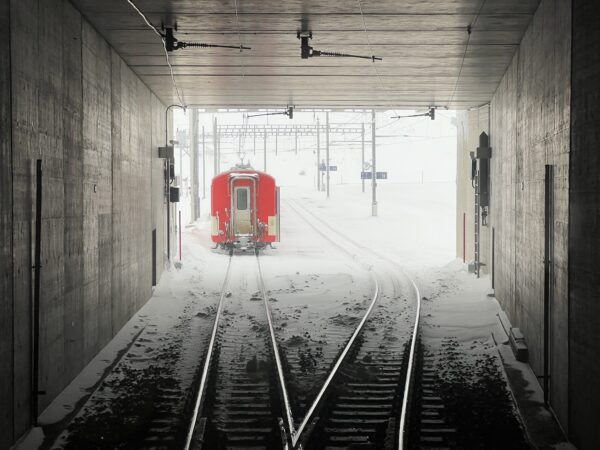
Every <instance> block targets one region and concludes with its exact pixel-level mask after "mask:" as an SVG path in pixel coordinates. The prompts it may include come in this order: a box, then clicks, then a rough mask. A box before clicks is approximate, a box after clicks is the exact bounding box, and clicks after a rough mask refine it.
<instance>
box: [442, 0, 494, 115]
mask: <svg viewBox="0 0 600 450" xmlns="http://www.w3.org/2000/svg"><path fill="white" fill-rule="evenodd" d="M486 1H487V0H481V4H480V5H479V8H478V10H477V13H476V14H475V15H474V16H473V19H474V20H472V21H471V23H470V24H469V25H468V26H467V33H468V36H467V43H466V44H465V52H464V53H463V57H462V61H461V62H460V69H459V70H458V77H457V78H456V83H455V84H454V89H453V90H452V96H451V97H450V101H448V103H447V104H446V109H448V108H449V107H450V104H451V103H452V101H453V100H454V96H455V95H456V90H457V89H458V83H460V77H461V75H462V71H463V66H464V65H465V59H466V58H467V52H468V51H469V43H470V42H471V33H472V32H473V27H474V26H475V24H476V23H477V20H478V19H479V15H480V14H481V10H482V9H483V6H484V5H485V2H486Z"/></svg>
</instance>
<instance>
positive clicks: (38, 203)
mask: <svg viewBox="0 0 600 450" xmlns="http://www.w3.org/2000/svg"><path fill="white" fill-rule="evenodd" d="M36 180H37V181H36V196H35V256H34V258H35V259H34V266H33V276H34V285H33V327H32V328H33V339H32V340H33V342H32V344H33V345H32V347H33V348H32V359H33V361H32V369H33V373H32V379H31V391H32V392H31V395H32V399H31V400H32V402H31V406H32V408H31V415H32V422H33V424H34V425H37V420H38V415H39V404H38V398H39V394H40V390H39V371H40V368H39V367H40V366H39V364H40V284H41V279H40V275H41V274H40V272H41V268H42V265H41V241H42V160H41V159H38V160H37V162H36Z"/></svg>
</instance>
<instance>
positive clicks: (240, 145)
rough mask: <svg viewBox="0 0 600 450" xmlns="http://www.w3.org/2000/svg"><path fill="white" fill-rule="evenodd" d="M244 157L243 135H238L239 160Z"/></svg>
mask: <svg viewBox="0 0 600 450" xmlns="http://www.w3.org/2000/svg"><path fill="white" fill-rule="evenodd" d="M241 156H242V133H239V134H238V158H241Z"/></svg>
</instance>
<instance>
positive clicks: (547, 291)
mask: <svg viewBox="0 0 600 450" xmlns="http://www.w3.org/2000/svg"><path fill="white" fill-rule="evenodd" d="M553 178H554V167H553V166H551V165H546V173H545V178H544V375H543V380H544V404H545V405H546V406H548V404H549V389H550V308H551V297H552V275H553V273H552V259H553V258H554V255H553V248H552V243H553V242H554V239H553V235H554V214H553V213H554V201H553V200H554V199H553V186H554V183H553Z"/></svg>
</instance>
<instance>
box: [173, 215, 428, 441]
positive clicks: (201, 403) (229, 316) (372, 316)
mask: <svg viewBox="0 0 600 450" xmlns="http://www.w3.org/2000/svg"><path fill="white" fill-rule="evenodd" d="M290 206H291V207H292V208H293V209H294V210H296V211H297V212H299V210H298V208H302V211H303V212H306V213H307V214H300V215H301V216H302V217H303V219H304V220H306V221H307V222H308V223H309V224H310V225H311V226H312V227H313V228H315V230H317V231H318V232H319V233H320V234H322V235H323V236H324V237H325V238H326V239H327V240H329V241H330V242H332V243H333V244H334V245H335V246H336V247H338V248H340V250H342V251H344V252H346V253H347V254H348V255H349V256H351V257H353V258H354V259H355V261H357V262H358V263H359V264H362V265H363V267H365V268H367V269H370V268H371V267H370V266H368V265H366V264H365V263H364V262H362V261H361V258H358V257H357V255H356V254H353V253H352V252H349V251H348V249H347V248H346V246H345V245H344V244H340V242H339V238H340V235H339V233H337V236H338V240H336V239H333V238H331V236H330V235H329V234H328V233H326V232H324V231H323V229H324V227H323V226H315V225H314V223H311V220H309V219H308V218H307V215H308V214H312V213H311V212H310V211H308V210H306V209H305V208H303V207H301V206H294V205H291V204H290ZM312 217H313V218H314V220H315V221H317V220H318V221H320V222H323V221H322V219H320V218H317V217H316V216H314V215H313V216H312ZM322 224H325V225H326V223H325V222H323V223H322ZM322 224H321V225H322ZM341 238H342V239H343V238H344V237H343V236H341ZM347 242H350V241H349V240H347ZM353 245H354V244H353ZM234 266H236V267H235V270H234ZM250 266H253V267H254V268H253V269H250ZM252 274H254V275H253V276H252ZM378 277H379V275H378V276H374V286H375V289H374V294H373V296H372V298H371V301H370V303H369V305H368V307H367V310H366V312H365V314H364V316H363V317H362V319H361V320H360V323H359V324H358V326H357V327H356V329H355V330H354V332H353V333H352V336H351V337H350V338H349V339H348V340H347V342H346V343H345V345H344V346H343V348H342V349H341V351H340V353H339V356H338V357H337V359H335V360H334V361H333V362H332V364H331V371H330V372H329V374H328V376H327V379H326V380H325V382H324V383H323V385H322V387H321V389H320V390H319V392H318V393H317V395H316V397H315V398H314V399H312V402H311V403H310V405H308V402H307V400H306V399H298V398H295V399H292V401H293V402H295V404H296V405H297V403H298V402H306V405H304V408H303V410H304V411H305V414H304V417H303V418H302V420H294V418H293V417H292V407H291V403H292V402H291V401H290V398H289V396H288V393H287V389H286V383H285V379H286V374H285V373H284V364H283V363H282V358H281V354H280V350H279V346H278V344H277V339H276V334H275V328H274V325H273V320H272V315H271V310H270V306H269V299H268V297H267V294H266V290H265V286H264V282H263V280H262V273H261V268H260V262H259V257H258V256H256V257H249V256H231V257H230V260H229V264H228V267H227V273H226V276H225V279H224V282H223V286H222V289H221V294H220V299H219V303H218V306H217V313H216V315H215V321H214V324H213V329H212V334H211V339H210V342H209V345H208V347H207V351H206V356H205V358H204V364H203V365H202V371H201V373H200V376H199V382H198V388H197V393H196V395H195V399H194V401H193V405H192V408H191V411H192V412H191V420H190V426H189V428H188V430H187V433H186V439H185V447H184V448H185V449H186V450H187V449H211V450H213V449H214V450H218V449H236V448H237V449H242V448H243V449H256V450H258V449H328V450H334V449H342V448H372V449H398V448H400V449H401V448H405V440H404V439H405V436H404V429H405V425H406V416H407V412H408V405H409V402H408V399H409V397H410V394H411V391H412V387H411V380H412V376H411V374H412V371H413V369H414V360H413V359H414V358H413V355H414V352H415V346H416V342H415V337H416V333H417V330H418V311H417V313H416V318H417V319H416V321H415V325H414V326H413V327H409V328H412V333H411V332H410V330H409V331H407V332H405V333H404V335H403V336H402V337H401V338H399V337H398V330H399V329H406V328H407V327H406V323H405V320H406V317H397V318H396V321H395V322H393V321H392V322H390V319H389V317H388V315H387V310H386V308H385V304H377V303H378V301H381V299H382V298H384V297H385V302H387V303H390V302H393V301H395V300H397V299H398V298H399V296H398V295H394V296H390V295H383V294H382V293H381V292H380V287H379V280H378ZM396 284H397V283H396V282H395V281H394V282H393V283H392V285H393V286H394V288H393V290H394V291H395V290H396V287H397V286H396ZM413 285H414V284H413ZM414 286H415V285H414ZM415 290H416V293H417V294H418V290H417V289H416V286H415ZM394 294H397V293H396V292H394ZM385 302H384V303H385ZM376 305H377V306H379V307H380V308H375V306H376ZM293 365H294V361H293V358H289V359H288V358H286V364H285V366H286V370H287V371H288V372H289V370H291V369H293Z"/></svg>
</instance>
